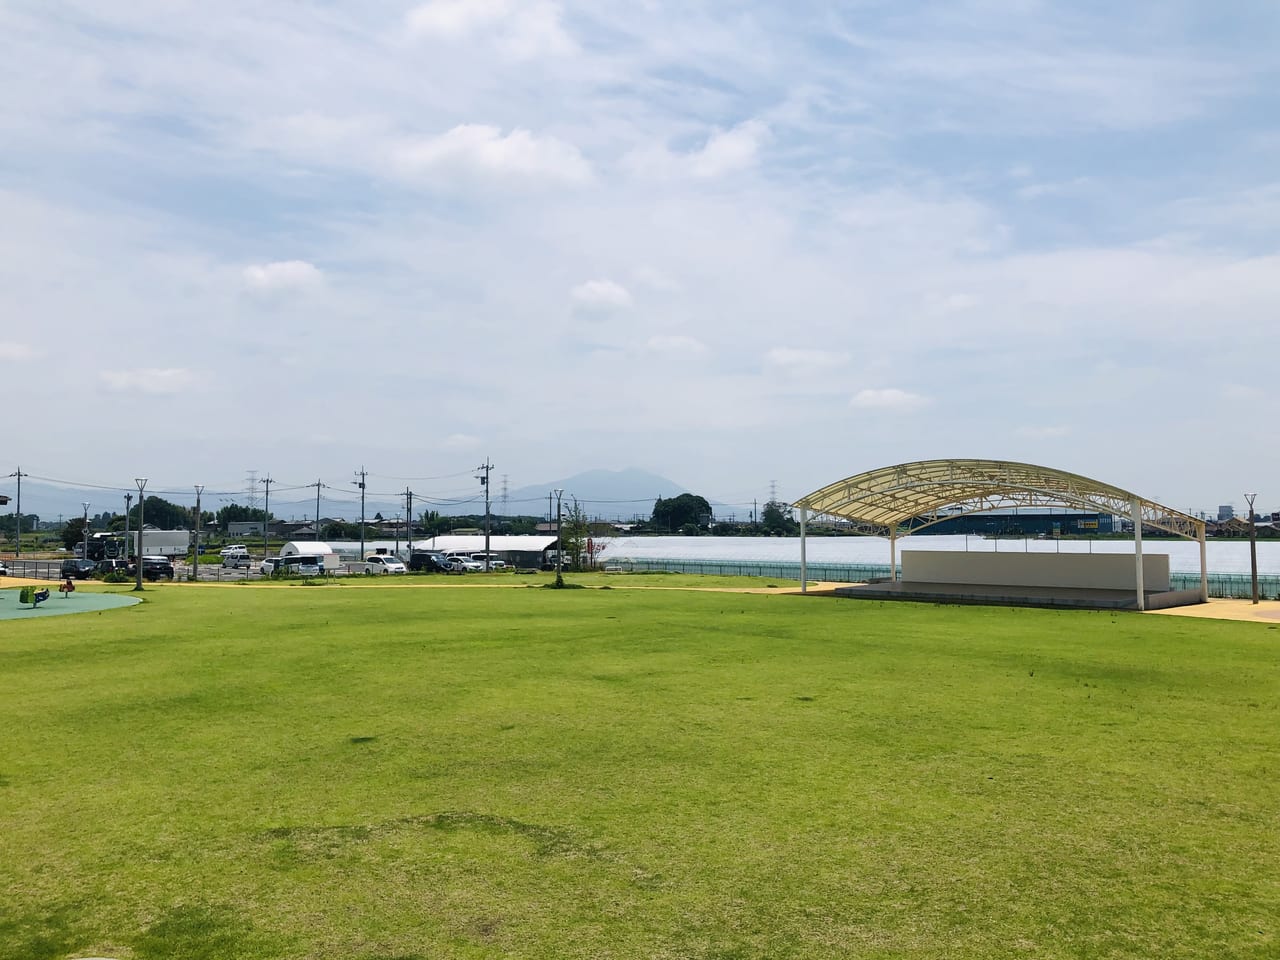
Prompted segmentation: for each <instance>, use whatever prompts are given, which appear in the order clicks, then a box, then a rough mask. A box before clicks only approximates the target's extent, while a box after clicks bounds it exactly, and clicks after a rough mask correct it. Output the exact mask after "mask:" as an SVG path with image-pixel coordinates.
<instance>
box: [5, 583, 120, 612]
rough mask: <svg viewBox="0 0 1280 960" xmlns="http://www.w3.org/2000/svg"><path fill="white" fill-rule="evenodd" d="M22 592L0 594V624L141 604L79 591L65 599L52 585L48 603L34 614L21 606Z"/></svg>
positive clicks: (12, 591)
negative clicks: (19, 599) (9, 621)
mask: <svg viewBox="0 0 1280 960" xmlns="http://www.w3.org/2000/svg"><path fill="white" fill-rule="evenodd" d="M20 589H21V588H20V587H13V588H11V589H7V590H0V620H34V619H36V618H37V617H61V616H66V615H67V614H71V613H97V612H98V611H100V610H114V609H116V608H117V607H131V606H133V605H134V604H135V603H141V602H142V601H141V600H140V599H138V598H137V597H127V596H124V595H123V594H119V593H97V592H92V593H91V592H90V591H88V590H77V591H76V592H75V593H73V594H71V596H69V597H66V598H64V597H63V596H62V594H60V593H59V592H58V585H57V584H56V583H52V582H51V583H50V584H49V587H48V589H49V599H48V600H45V601H44V602H42V603H41V604H40V605H39V606H37V607H36V608H35V609H34V610H32V609H31V604H29V603H19V602H18V591H19V590H20Z"/></svg>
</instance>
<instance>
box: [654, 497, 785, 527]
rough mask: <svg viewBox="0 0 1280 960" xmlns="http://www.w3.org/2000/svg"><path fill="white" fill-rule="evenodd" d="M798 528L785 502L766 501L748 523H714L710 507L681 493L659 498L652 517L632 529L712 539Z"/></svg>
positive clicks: (704, 502)
mask: <svg viewBox="0 0 1280 960" xmlns="http://www.w3.org/2000/svg"><path fill="white" fill-rule="evenodd" d="M799 529H800V525H799V524H798V523H797V522H796V521H795V518H794V517H793V516H792V515H791V507H790V506H789V505H788V504H785V503H779V502H777V501H773V500H771V501H769V502H768V503H766V504H765V505H764V509H763V510H762V511H761V513H760V519H759V520H758V521H753V522H752V523H745V524H743V523H715V522H714V519H713V512H712V509H711V504H710V503H708V502H707V500H706V498H705V497H700V496H698V495H697V494H693V493H682V494H680V495H679V496H677V497H669V498H663V497H659V498H658V499H657V501H655V503H654V505H653V516H652V517H650V519H649V520H648V522H646V523H642V524H640V525H639V526H638V527H637V528H636V532H638V533H678V534H681V535H683V536H686V537H696V536H700V535H702V534H704V533H713V534H715V535H716V536H761V535H763V536H789V535H791V534H794V533H797V532H799Z"/></svg>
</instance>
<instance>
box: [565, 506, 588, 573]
mask: <svg viewBox="0 0 1280 960" xmlns="http://www.w3.org/2000/svg"><path fill="white" fill-rule="evenodd" d="M590 532H591V527H590V525H589V524H588V523H587V513H586V511H585V510H583V509H582V504H580V503H578V498H577V497H574V498H573V503H572V505H571V506H570V507H569V508H568V509H567V510H566V511H565V514H564V521H563V524H562V528H561V530H560V552H561V553H562V554H563V555H565V556H566V557H568V558H569V564H568V565H569V567H571V568H572V569H574V570H581V569H582V567H583V563H582V558H583V555H584V554H585V553H586V549H587V539H588V536H587V535H588V534H589V533H590Z"/></svg>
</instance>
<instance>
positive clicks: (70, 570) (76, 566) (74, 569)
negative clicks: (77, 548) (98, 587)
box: [60, 559, 98, 580]
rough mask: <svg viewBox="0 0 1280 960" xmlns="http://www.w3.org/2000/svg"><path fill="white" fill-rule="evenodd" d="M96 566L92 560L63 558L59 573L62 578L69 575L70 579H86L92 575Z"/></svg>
mask: <svg viewBox="0 0 1280 960" xmlns="http://www.w3.org/2000/svg"><path fill="white" fill-rule="evenodd" d="M97 566H98V565H97V564H96V563H94V562H93V561H92V560H81V559H72V560H63V561H62V568H61V573H60V575H61V576H62V577H64V578H66V577H70V578H71V579H72V580H87V579H88V578H89V577H91V576H93V571H94V570H95V569H96V568H97Z"/></svg>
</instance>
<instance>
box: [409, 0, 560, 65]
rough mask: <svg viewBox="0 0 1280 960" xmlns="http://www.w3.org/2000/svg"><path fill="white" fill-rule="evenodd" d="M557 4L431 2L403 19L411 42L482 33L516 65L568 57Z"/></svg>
mask: <svg viewBox="0 0 1280 960" xmlns="http://www.w3.org/2000/svg"><path fill="white" fill-rule="evenodd" d="M562 15H563V14H562V10H561V7H560V5H559V4H558V3H551V2H547V0H519V2H511V0H431V2H429V3H424V4H422V5H421V6H418V7H415V8H414V9H412V10H410V11H409V13H408V15H407V16H406V18H405V23H406V26H407V27H408V29H409V33H410V34H411V35H412V36H415V37H419V38H429V39H440V40H447V41H453V42H458V41H461V40H466V39H469V38H471V37H473V36H475V35H477V34H481V33H485V34H487V35H488V36H489V37H491V38H492V39H493V40H495V41H496V43H497V44H498V46H499V48H500V49H501V50H503V51H504V52H505V53H507V54H508V55H510V56H511V57H513V58H515V59H518V60H525V59H530V58H533V57H537V56H542V55H559V54H567V53H572V52H573V51H575V50H576V49H577V44H575V43H574V41H573V38H572V37H571V36H569V34H568V33H567V32H566V31H565V29H564V25H563V24H562V23H561V18H562Z"/></svg>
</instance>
